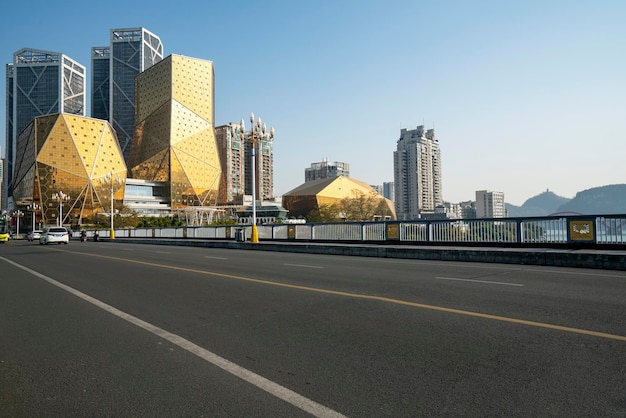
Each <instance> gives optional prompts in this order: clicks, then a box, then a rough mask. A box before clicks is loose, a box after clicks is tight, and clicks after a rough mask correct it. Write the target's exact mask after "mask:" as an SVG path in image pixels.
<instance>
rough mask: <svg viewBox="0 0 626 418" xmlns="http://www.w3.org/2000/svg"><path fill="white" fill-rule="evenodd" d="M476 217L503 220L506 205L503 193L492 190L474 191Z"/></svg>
mask: <svg viewBox="0 0 626 418" xmlns="http://www.w3.org/2000/svg"><path fill="white" fill-rule="evenodd" d="M476 217H477V218H504V217H506V205H505V203H504V193H503V192H494V191H492V190H477V191H476Z"/></svg>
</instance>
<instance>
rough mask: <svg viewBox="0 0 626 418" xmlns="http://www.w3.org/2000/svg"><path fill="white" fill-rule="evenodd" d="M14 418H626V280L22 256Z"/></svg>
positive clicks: (3, 369)
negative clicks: (541, 417) (309, 417)
mask: <svg viewBox="0 0 626 418" xmlns="http://www.w3.org/2000/svg"><path fill="white" fill-rule="evenodd" d="M0 416H11V417H68V416H85V417H86V416H89V417H111V416H116V417H156V416H168V417H173V416H176V417H183V416H184V417H300V416H302V417H305V416H319V417H342V416H347V417H420V416H425V417H457V416H475V417H529V416H544V417H545V416H548V417H559V416H563V417H572V416H602V417H609V416H626V272H622V271H603V270H585V269H568V268H548V267H536V266H520V265H503V264H482V263H460V262H434V261H421V260H400V259H384V258H363V257H341V256H325V255H311V254H290V253H276V252H264V251H246V250H232V249H208V248H193V247H175V246H157V245H142V244H124V243H117V242H86V243H80V242H78V240H73V241H71V242H70V244H69V245H37V243H30V242H27V241H11V242H9V243H7V244H4V245H0Z"/></svg>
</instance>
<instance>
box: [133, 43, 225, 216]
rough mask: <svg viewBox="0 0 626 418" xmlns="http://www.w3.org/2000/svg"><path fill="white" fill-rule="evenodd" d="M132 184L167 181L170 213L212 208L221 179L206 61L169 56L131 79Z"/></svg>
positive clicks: (209, 65)
mask: <svg viewBox="0 0 626 418" xmlns="http://www.w3.org/2000/svg"><path fill="white" fill-rule="evenodd" d="M135 103H136V113H135V134H134V137H133V143H132V146H131V151H130V156H129V158H128V167H129V169H130V171H131V173H132V175H131V177H132V178H135V179H143V180H151V181H161V182H167V183H168V185H169V186H170V192H169V193H170V198H171V207H172V209H176V208H181V207H185V206H209V205H214V204H215V201H216V198H217V193H218V188H219V181H220V175H221V166H220V158H219V154H218V147H217V143H216V137H215V128H214V119H215V117H214V113H215V112H214V103H215V102H214V73H213V63H212V62H211V61H205V60H200V59H197V58H189V57H184V56H180V55H170V56H168V57H167V58H165V59H163V60H162V61H160V62H159V63H157V64H155V65H153V66H152V67H150V68H149V69H147V70H146V71H144V72H143V73H141V74H139V75H138V76H137V77H136V79H135Z"/></svg>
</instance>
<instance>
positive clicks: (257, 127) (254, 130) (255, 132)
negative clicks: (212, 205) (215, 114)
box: [241, 113, 274, 243]
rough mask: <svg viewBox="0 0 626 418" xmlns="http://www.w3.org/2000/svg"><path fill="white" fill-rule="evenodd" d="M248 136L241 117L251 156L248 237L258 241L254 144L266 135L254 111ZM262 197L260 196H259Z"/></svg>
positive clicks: (251, 240)
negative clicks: (250, 204)
mask: <svg viewBox="0 0 626 418" xmlns="http://www.w3.org/2000/svg"><path fill="white" fill-rule="evenodd" d="M250 125H251V127H250V136H249V137H247V138H246V136H245V131H246V126H245V124H244V121H243V119H241V131H242V133H243V137H244V139H247V140H248V141H250V150H251V156H252V175H251V180H252V236H251V237H250V242H251V243H257V242H259V231H258V229H257V226H256V155H255V154H256V144H257V142H258V141H259V140H261V139H263V137H264V136H265V135H266V127H265V124H264V123H262V122H261V118H257V120H256V123H255V122H254V113H250ZM269 135H270V137H271V138H273V137H274V128H272V129H271V130H270V132H269ZM261 198H262V197H261Z"/></svg>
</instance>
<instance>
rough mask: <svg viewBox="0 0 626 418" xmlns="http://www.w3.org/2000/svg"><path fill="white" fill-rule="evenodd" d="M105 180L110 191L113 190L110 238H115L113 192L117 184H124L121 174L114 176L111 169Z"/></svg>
mask: <svg viewBox="0 0 626 418" xmlns="http://www.w3.org/2000/svg"><path fill="white" fill-rule="evenodd" d="M104 182H105V183H106V184H107V186H109V191H110V192H111V228H110V230H109V238H110V239H115V229H114V227H113V192H114V191H115V187H116V186H119V185H120V184H122V180H121V179H120V175H119V174H116V175H115V176H113V170H111V172H110V173H109V174H107V175H106V176H104Z"/></svg>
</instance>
